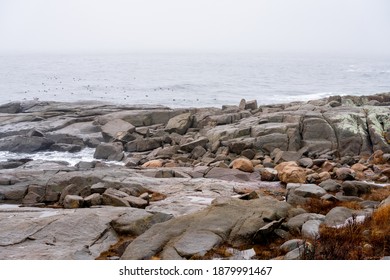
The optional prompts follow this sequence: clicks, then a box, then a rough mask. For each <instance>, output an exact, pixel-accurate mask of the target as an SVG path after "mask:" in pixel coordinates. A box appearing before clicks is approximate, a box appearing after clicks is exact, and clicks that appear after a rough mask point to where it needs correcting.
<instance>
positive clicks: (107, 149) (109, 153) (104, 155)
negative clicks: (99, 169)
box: [93, 142, 124, 161]
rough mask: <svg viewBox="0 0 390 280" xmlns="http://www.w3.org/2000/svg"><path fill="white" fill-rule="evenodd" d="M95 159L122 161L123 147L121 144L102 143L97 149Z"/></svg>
mask: <svg viewBox="0 0 390 280" xmlns="http://www.w3.org/2000/svg"><path fill="white" fill-rule="evenodd" d="M93 157H94V158H96V159H106V160H113V161H121V160H122V159H123V157H124V154H123V145H122V143H120V142H115V143H102V144H100V145H99V146H97V147H96V150H95V153H94V155H93Z"/></svg>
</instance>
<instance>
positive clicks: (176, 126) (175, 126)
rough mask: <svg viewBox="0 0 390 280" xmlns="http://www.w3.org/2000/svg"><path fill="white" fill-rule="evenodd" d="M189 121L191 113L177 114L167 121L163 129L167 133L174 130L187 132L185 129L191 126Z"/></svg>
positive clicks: (179, 132) (181, 132)
mask: <svg viewBox="0 0 390 280" xmlns="http://www.w3.org/2000/svg"><path fill="white" fill-rule="evenodd" d="M191 123H192V116H191V113H185V114H181V115H177V116H175V117H173V118H171V119H170V120H169V121H168V123H167V125H166V127H165V130H166V131H168V132H169V133H172V132H176V133H178V134H181V135H183V134H185V133H186V132H187V129H188V128H189V127H190V126H191Z"/></svg>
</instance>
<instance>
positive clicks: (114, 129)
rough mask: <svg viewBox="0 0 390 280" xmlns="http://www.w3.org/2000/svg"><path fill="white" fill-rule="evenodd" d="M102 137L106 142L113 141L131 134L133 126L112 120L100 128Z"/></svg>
mask: <svg viewBox="0 0 390 280" xmlns="http://www.w3.org/2000/svg"><path fill="white" fill-rule="evenodd" d="M101 129H102V136H103V138H104V140H105V141H106V142H110V141H113V140H115V139H118V137H121V136H122V135H123V134H127V133H133V132H134V131H135V126H133V125H132V124H131V123H129V122H126V121H124V120H121V119H114V120H111V121H109V122H107V123H106V124H105V125H103V126H102V128H101Z"/></svg>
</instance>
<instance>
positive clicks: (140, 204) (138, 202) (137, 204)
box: [123, 196, 149, 209]
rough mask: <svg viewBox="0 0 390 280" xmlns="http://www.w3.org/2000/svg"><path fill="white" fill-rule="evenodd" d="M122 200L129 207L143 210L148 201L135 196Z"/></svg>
mask: <svg viewBox="0 0 390 280" xmlns="http://www.w3.org/2000/svg"><path fill="white" fill-rule="evenodd" d="M123 199H124V200H126V201H127V202H129V204H130V206H131V207H134V208H143V209H145V207H146V206H148V205H149V202H148V201H146V200H145V199H142V198H140V197H136V196H126V197H124V198H123Z"/></svg>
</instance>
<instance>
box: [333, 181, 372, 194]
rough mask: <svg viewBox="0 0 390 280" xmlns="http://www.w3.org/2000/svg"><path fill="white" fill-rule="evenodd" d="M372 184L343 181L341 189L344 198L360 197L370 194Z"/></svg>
mask: <svg viewBox="0 0 390 280" xmlns="http://www.w3.org/2000/svg"><path fill="white" fill-rule="evenodd" d="M372 187H373V185H372V184H369V183H366V182H360V181H345V182H343V183H342V184H341V189H342V191H343V193H344V195H346V196H360V195H362V194H366V193H370V192H371V188H372Z"/></svg>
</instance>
